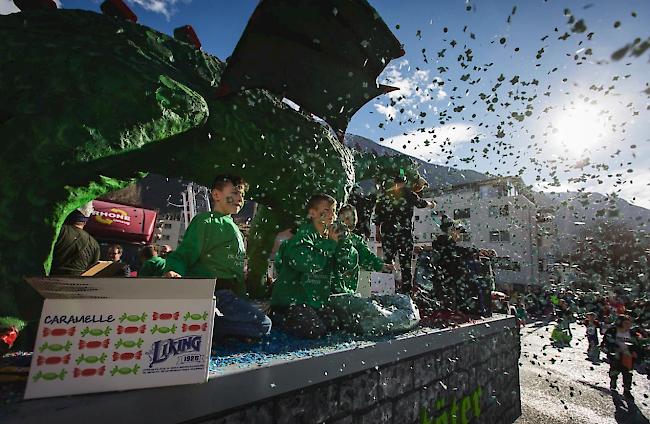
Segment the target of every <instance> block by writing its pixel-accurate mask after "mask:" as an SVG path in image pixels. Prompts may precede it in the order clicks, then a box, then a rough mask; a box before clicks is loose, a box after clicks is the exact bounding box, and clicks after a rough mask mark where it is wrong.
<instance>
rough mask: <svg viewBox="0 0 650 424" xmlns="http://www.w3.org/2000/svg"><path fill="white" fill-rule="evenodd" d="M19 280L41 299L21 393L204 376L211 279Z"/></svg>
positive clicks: (210, 316)
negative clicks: (31, 288)
mask: <svg viewBox="0 0 650 424" xmlns="http://www.w3.org/2000/svg"><path fill="white" fill-rule="evenodd" d="M27 281H28V282H29V283H30V284H31V285H32V286H33V287H34V288H35V289H36V290H37V291H38V292H39V293H40V294H41V295H43V297H45V304H44V305H43V312H42V314H41V318H40V321H39V327H38V335H37V339H36V344H35V347H34V356H33V358H32V364H31V368H30V371H29V379H28V382H27V388H26V390H25V399H33V398H42V397H51V396H62V395H74V394H81V393H95V392H106V391H113V390H127V389H139V388H145V387H156V386H171V385H178V384H195V383H203V382H206V381H207V379H208V366H209V361H210V349H211V347H212V326H213V323H214V314H215V300H214V296H213V295H214V286H215V280H214V279H184V278H183V279H166V278H82V277H76V278H74V277H73V278H49V277H39V278H27Z"/></svg>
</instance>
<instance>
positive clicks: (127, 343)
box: [115, 338, 144, 349]
mask: <svg viewBox="0 0 650 424" xmlns="http://www.w3.org/2000/svg"><path fill="white" fill-rule="evenodd" d="M142 343H144V340H142V339H141V338H138V340H122V339H119V340H118V341H117V342H116V343H115V349H119V348H121V347H126V348H129V349H131V348H134V347H137V348H138V349H139V348H141V347H142Z"/></svg>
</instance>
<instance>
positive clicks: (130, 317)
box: [120, 312, 147, 322]
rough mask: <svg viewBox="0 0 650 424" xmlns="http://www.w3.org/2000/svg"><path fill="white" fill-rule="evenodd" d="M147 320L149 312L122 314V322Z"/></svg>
mask: <svg viewBox="0 0 650 424" xmlns="http://www.w3.org/2000/svg"><path fill="white" fill-rule="evenodd" d="M146 320H147V313H146V312H143V313H142V315H127V314H126V312H125V313H123V314H122V316H120V322H124V321H128V322H145V321H146Z"/></svg>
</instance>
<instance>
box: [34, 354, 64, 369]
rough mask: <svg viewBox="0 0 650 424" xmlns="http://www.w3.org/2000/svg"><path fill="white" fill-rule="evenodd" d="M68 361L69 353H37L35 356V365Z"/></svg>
mask: <svg viewBox="0 0 650 424" xmlns="http://www.w3.org/2000/svg"><path fill="white" fill-rule="evenodd" d="M68 362H70V354H69V353H68V354H67V355H63V356H41V355H38V357H37V358H36V365H38V366H41V365H58V364H67V363H68Z"/></svg>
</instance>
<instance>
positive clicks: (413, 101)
mask: <svg viewBox="0 0 650 424" xmlns="http://www.w3.org/2000/svg"><path fill="white" fill-rule="evenodd" d="M379 79H380V81H382V83H383V84H387V85H390V86H393V87H397V88H399V90H395V91H392V92H390V93H388V99H389V100H390V102H389V103H388V104H386V103H385V99H386V98H385V97H384V98H383V99H382V100H383V102H376V103H375V104H374V107H375V110H376V111H377V112H379V113H380V114H382V115H384V117H385V118H386V119H395V118H396V116H397V113H398V112H399V113H401V114H403V115H404V116H405V117H407V118H409V117H415V116H417V115H418V114H419V113H420V111H422V110H425V111H428V110H431V109H432V106H431V105H430V104H429V103H431V102H434V101H440V100H442V99H444V98H445V97H447V93H446V92H445V91H444V90H442V88H441V87H442V86H441V85H440V82H441V81H442V79H441V78H440V77H432V76H431V73H430V71H429V70H428V69H427V70H425V69H416V70H414V71H411V68H410V66H409V62H408V60H402V61H400V62H399V63H398V64H396V65H389V66H388V67H387V68H386V69H385V70H384V72H383V74H382V75H381V76H380V78H379Z"/></svg>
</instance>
